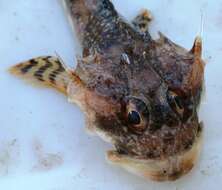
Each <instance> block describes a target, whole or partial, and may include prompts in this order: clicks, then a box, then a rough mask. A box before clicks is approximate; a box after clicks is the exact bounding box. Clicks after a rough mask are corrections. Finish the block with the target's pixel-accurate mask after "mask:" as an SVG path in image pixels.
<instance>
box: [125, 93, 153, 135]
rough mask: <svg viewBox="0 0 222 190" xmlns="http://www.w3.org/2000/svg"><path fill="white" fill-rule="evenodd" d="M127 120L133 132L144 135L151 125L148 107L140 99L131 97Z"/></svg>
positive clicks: (128, 102) (128, 104) (128, 103)
mask: <svg viewBox="0 0 222 190" xmlns="http://www.w3.org/2000/svg"><path fill="white" fill-rule="evenodd" d="M126 120H127V123H128V127H129V129H130V130H131V131H132V132H134V133H136V134H142V133H143V132H144V130H146V128H147V126H148V123H149V110H148V108H147V105H146V104H145V103H144V102H143V101H142V100H140V99H138V98H135V97H130V98H129V99H128V101H127V109H126Z"/></svg>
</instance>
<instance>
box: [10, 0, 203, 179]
mask: <svg viewBox="0 0 222 190" xmlns="http://www.w3.org/2000/svg"><path fill="white" fill-rule="evenodd" d="M63 3H64V4H65V6H66V9H67V10H68V12H69V17H70V21H71V24H72V25H73V26H74V29H75V31H76V33H77V35H78V37H79V40H80V43H81V45H82V49H83V53H82V57H81V58H80V59H79V60H78V64H77V68H76V69H75V70H72V71H71V70H69V69H67V68H65V67H64V65H63V64H62V63H61V60H59V59H58V58H55V57H40V58H36V59H32V60H30V61H27V62H24V63H21V64H19V65H16V66H14V67H12V68H11V70H10V71H11V72H12V73H13V74H16V75H18V76H20V77H23V78H26V79H29V80H30V79H35V80H37V81H39V82H40V83H42V84H45V85H48V86H52V87H54V88H56V89H57V90H59V91H62V92H63V93H64V94H66V95H67V96H68V98H69V100H70V101H71V102H74V103H77V104H78V105H79V106H80V107H81V108H82V110H83V111H84V113H85V116H86V121H87V122H86V123H87V128H88V129H89V130H90V131H91V132H92V133H95V134H98V135H99V136H100V137H102V138H103V139H104V140H106V141H109V142H111V143H112V144H113V145H114V146H115V149H116V150H115V151H111V152H109V153H108V158H109V160H111V161H112V162H113V163H118V164H120V165H121V166H122V167H125V168H126V169H127V170H130V171H132V172H133V173H137V174H139V175H142V176H144V177H150V178H152V179H155V180H175V179H177V178H179V177H180V176H181V175H184V174H186V173H187V172H188V171H189V170H190V169H191V168H192V167H193V165H194V162H195V160H196V158H197V155H198V152H199V148H200V141H201V131H202V130H201V129H202V127H201V124H200V123H199V120H198V115H197V108H198V105H199V103H200V98H201V92H202V84H203V77H204V62H203V61H202V59H201V50H202V49H201V48H202V46H201V45H202V44H201V39H200V38H196V40H195V42H194V46H193V48H192V49H191V50H190V51H188V50H186V49H184V48H182V47H180V46H178V45H176V44H175V43H173V42H172V41H170V40H169V39H168V38H166V37H165V36H163V35H162V34H160V38H159V40H156V41H155V40H153V39H152V38H151V36H150V34H149V31H148V28H149V27H148V24H149V22H150V21H151V15H150V13H149V12H148V11H146V10H145V11H143V12H142V13H141V14H139V15H138V16H137V17H136V18H135V20H134V21H133V23H132V24H130V23H128V22H126V21H125V20H124V19H123V18H122V17H119V15H118V13H117V12H116V10H115V9H114V6H113V5H112V3H111V2H110V1H109V0H63ZM132 113H134V115H133V116H132ZM135 113H136V115H135ZM131 117H133V119H132V118H131Z"/></svg>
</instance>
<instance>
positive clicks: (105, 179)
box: [0, 0, 222, 190]
mask: <svg viewBox="0 0 222 190" xmlns="http://www.w3.org/2000/svg"><path fill="white" fill-rule="evenodd" d="M113 2H114V4H115V6H116V7H117V9H118V11H119V12H120V13H121V14H122V15H123V16H124V17H126V18H127V19H132V18H133V17H134V16H135V15H136V14H137V13H138V11H139V10H140V9H141V8H149V9H150V10H151V11H152V12H153V15H154V18H155V19H154V22H153V23H152V24H151V31H152V34H153V36H155V37H156V36H157V34H156V33H157V31H158V30H160V31H162V32H163V33H164V34H166V35H167V36H169V37H170V38H171V39H172V40H173V41H175V42H177V43H179V44H181V45H183V46H184V47H186V48H191V46H192V43H193V40H194V37H195V36H196V34H197V33H198V31H200V30H199V29H200V26H201V11H202V12H203V13H204V23H205V25H204V33H203V37H204V59H205V60H206V62H207V67H206V73H205V76H206V77H205V78H206V97H205V99H204V101H203V104H202V107H201V118H202V120H203V121H204V124H205V129H204V145H203V151H202V154H201V157H200V160H199V162H198V164H197V165H196V167H195V168H194V170H193V171H192V172H191V173H189V174H188V175H187V176H185V177H183V178H182V179H180V180H178V181H176V182H166V183H157V182H151V181H145V180H143V179H140V178H138V177H136V176H134V175H131V174H129V173H127V172H125V171H123V170H122V169H119V168H116V167H114V166H111V165H109V164H107V163H106V161H105V159H104V155H105V152H106V150H107V149H109V148H110V147H109V146H110V145H107V144H106V143H104V142H103V141H102V140H100V139H99V138H98V137H90V136H88V135H87V134H86V133H85V130H84V117H83V114H82V113H81V112H80V110H79V109H78V108H77V107H76V106H74V105H71V104H69V103H68V102H67V100H66V98H65V97H64V96H63V95H61V94H58V93H56V92H55V91H53V90H50V89H41V88H33V87H32V86H31V85H27V84H25V83H24V82H22V81H21V80H18V79H16V78H14V77H12V76H10V75H9V74H8V73H7V68H8V67H9V66H11V65H13V64H15V63H18V62H20V61H24V60H26V59H30V58H33V57H35V56H40V55H54V54H55V52H57V53H58V54H59V55H60V56H61V57H62V58H63V59H64V61H65V62H66V63H67V64H68V65H70V66H73V67H74V65H75V61H74V60H75V55H76V54H77V53H78V52H79V46H78V44H76V43H75V41H76V40H75V39H74V37H73V34H72V32H71V30H70V27H69V25H68V22H67V20H66V17H65V14H64V11H63V9H62V7H61V5H60V3H59V1H57V0H38V1H36V0H0V189H2V190H3V189H4V190H20V189H21V190H26V189H27V190H30V189H31V190H73V189H84V190H85V189H90V190H100V189H101V190H102V189H112V190H113V189H115V190H120V189H121V190H149V189H152V190H155V189H158V190H161V189H166V190H183V189H184V190H185V189H186V190H191V189H193V190H196V189H201V190H204V189H211V190H214V189H215V190H216V189H219V188H221V185H222V142H221V139H222V136H221V131H222V130H221V123H222V121H221V118H222V114H221V107H222V106H221V105H222V98H221V97H222V35H221V33H222V0H211V1H208V0H197V1H193V0H186V1H179V0H177V1H176V0H137V1H133V0H128V1H125V0H124V1H122V0H121V1H120V0H113Z"/></svg>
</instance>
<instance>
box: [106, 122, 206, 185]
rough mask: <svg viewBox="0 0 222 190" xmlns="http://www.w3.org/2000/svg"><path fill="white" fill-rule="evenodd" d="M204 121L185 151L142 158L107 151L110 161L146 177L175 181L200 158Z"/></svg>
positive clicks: (155, 179)
mask: <svg viewBox="0 0 222 190" xmlns="http://www.w3.org/2000/svg"><path fill="white" fill-rule="evenodd" d="M202 126H203V124H202V122H201V123H200V130H199V132H198V135H197V137H196V140H195V142H194V143H193V145H192V146H191V147H190V148H189V149H188V150H185V151H184V152H182V153H180V154H177V155H174V156H171V157H168V158H165V159H140V158H137V157H134V156H131V155H128V154H119V153H118V151H116V150H110V151H108V152H107V155H106V158H107V160H108V162H109V163H111V164H113V165H117V166H119V167H122V168H124V169H125V170H127V171H129V172H130V173H133V174H135V175H137V176H140V177H143V178H145V179H151V180H154V181H175V180H177V179H179V178H180V177H182V176H184V175H185V174H187V173H188V172H189V171H190V170H191V169H192V168H193V167H194V165H195V163H196V161H197V160H198V158H199V154H200V150H201V146H202V136H203V135H202V134H203V130H202Z"/></svg>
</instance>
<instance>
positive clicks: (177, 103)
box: [167, 91, 184, 115]
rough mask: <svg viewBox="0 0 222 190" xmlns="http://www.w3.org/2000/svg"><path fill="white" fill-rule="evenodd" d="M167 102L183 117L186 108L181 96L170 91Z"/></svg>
mask: <svg viewBox="0 0 222 190" xmlns="http://www.w3.org/2000/svg"><path fill="white" fill-rule="evenodd" d="M167 101H168V103H169V105H170V106H171V108H172V109H173V110H174V111H175V112H177V113H178V114H180V115H183V112H184V106H183V101H182V99H181V97H180V96H178V95H177V94H176V93H175V92H173V91H168V93H167Z"/></svg>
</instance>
